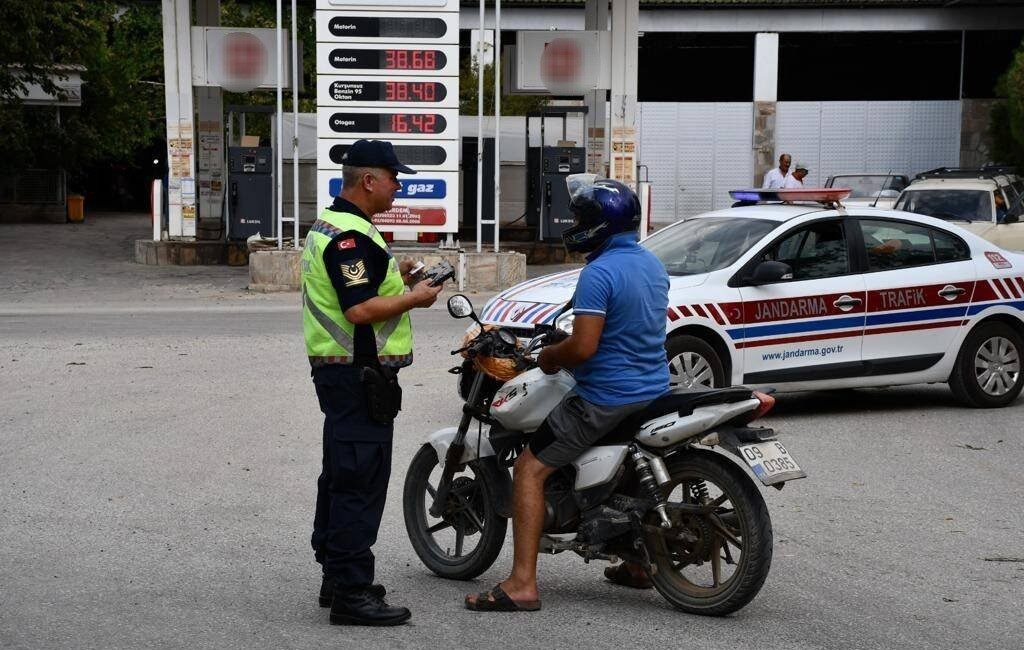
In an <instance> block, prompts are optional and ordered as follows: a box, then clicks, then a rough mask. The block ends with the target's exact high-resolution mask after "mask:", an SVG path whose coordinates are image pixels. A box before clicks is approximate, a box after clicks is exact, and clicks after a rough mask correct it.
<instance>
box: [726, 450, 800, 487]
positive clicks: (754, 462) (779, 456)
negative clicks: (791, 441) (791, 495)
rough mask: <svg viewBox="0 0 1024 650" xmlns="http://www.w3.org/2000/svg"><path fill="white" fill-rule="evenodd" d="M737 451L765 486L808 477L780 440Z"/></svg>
mask: <svg viewBox="0 0 1024 650" xmlns="http://www.w3.org/2000/svg"><path fill="white" fill-rule="evenodd" d="M737 451H739V452H740V455H741V456H742V457H743V460H745V461H747V465H750V469H752V470H753V471H754V475H755V476H757V478H759V479H761V482H762V483H764V484H765V485H774V484H775V483H781V482H782V481H790V480H793V479H797V478H803V477H805V476H807V474H806V473H804V471H803V470H802V469H800V466H799V465H797V464H796V461H795V460H793V457H792V456H790V455H789V452H788V451H786V448H785V447H783V446H782V443H781V442H779V441H778V440H770V441H768V442H759V443H757V444H753V445H743V446H741V447H738V448H737Z"/></svg>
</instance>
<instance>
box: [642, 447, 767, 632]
mask: <svg viewBox="0 0 1024 650" xmlns="http://www.w3.org/2000/svg"><path fill="white" fill-rule="evenodd" d="M667 465H668V471H669V474H670V476H671V477H672V481H671V482H670V483H669V484H668V485H667V486H665V492H664V493H665V494H666V495H667V497H668V503H669V504H670V506H671V504H672V503H688V504H695V503H698V502H700V503H704V504H707V503H712V502H717V507H716V508H715V510H714V511H713V514H711V515H689V516H688V515H682V514H681V513H679V511H672V510H671V507H670V517H671V519H672V523H673V527H672V528H670V529H669V530H668V531H667V533H666V535H660V534H658V533H650V532H649V533H647V535H646V540H645V541H646V544H647V549H648V553H649V555H650V557H651V562H652V564H654V565H655V566H656V572H655V574H654V575H653V576H652V581H653V582H654V587H655V588H656V589H657V590H658V592H659V593H660V594H661V595H662V596H663V597H664V598H665V600H667V601H668V602H670V603H672V605H673V606H675V607H676V608H678V609H681V610H682V611H684V612H688V613H690V614H700V615H702V616H725V615H726V614H731V613H732V612H735V611H736V610H738V609H740V608H742V607H743V606H745V605H746V604H747V603H749V602H750V601H751V600H752V599H753V598H754V596H756V595H757V592H758V591H760V590H761V586H762V585H763V584H764V581H765V579H766V578H767V577H768V571H769V569H770V568H771V562H772V522H771V519H770V517H769V515H768V507H767V506H766V505H765V503H764V498H762V496H761V493H760V491H758V489H757V486H756V485H754V483H753V481H752V480H751V479H750V478H749V477H748V476H747V475H746V474H745V473H744V472H743V470H741V469H739V468H738V467H736V466H735V465H733V464H732V463H730V462H729V461H728V460H725V459H722V458H719V457H717V456H716V455H712V454H706V453H705V454H691V455H688V456H682V457H677V458H675V459H672V460H669V461H668V463H667ZM702 486H703V487H702ZM673 536H674V537H675V539H670V538H671V537H673ZM723 560H724V564H723ZM728 569H731V573H730V574H729V575H728V576H725V575H724V571H725V570H728Z"/></svg>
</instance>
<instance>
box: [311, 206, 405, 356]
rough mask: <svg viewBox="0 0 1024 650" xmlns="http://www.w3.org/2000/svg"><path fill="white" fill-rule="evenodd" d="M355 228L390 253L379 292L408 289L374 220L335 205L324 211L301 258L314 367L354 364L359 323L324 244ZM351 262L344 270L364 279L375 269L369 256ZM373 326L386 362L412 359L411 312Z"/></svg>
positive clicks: (387, 293) (388, 293)
mask: <svg viewBox="0 0 1024 650" xmlns="http://www.w3.org/2000/svg"><path fill="white" fill-rule="evenodd" d="M350 230H354V231H356V232H358V233H362V234H363V235H366V236H367V237H369V238H370V239H372V240H373V243H375V244H376V245H378V246H380V247H381V248H383V249H384V251H385V252H386V253H387V254H388V257H389V261H388V272H387V275H386V276H385V277H384V281H383V282H381V284H380V288H379V289H378V290H377V295H379V296H400V295H402V293H404V292H405V283H404V282H403V281H402V274H401V273H400V272H399V270H398V263H397V262H395V258H394V257H393V256H391V251H390V250H389V249H388V245H387V243H386V242H385V241H384V238H383V237H381V236H380V233H379V232H377V229H376V228H374V227H373V224H372V223H370V222H369V221H367V220H366V219H363V218H362V217H360V216H358V215H355V214H352V213H349V212H335V211H333V210H330V209H326V210H324V211H323V212H321V213H320V218H318V219H317V220H316V221H315V222H314V223H313V227H312V228H310V230H309V234H308V235H306V246H305V250H303V251H302V262H301V266H302V331H303V334H304V335H305V338H306V354H307V355H308V356H309V362H310V364H311V365H312V366H313V367H318V366H322V365H326V364H332V363H337V364H351V363H352V361H353V357H354V355H355V330H356V326H355V324H353V323H350V322H349V321H348V320H346V318H345V314H344V312H343V311H342V309H341V305H340V304H339V302H338V294H337V291H336V290H335V289H334V285H333V284H331V278H330V276H328V275H327V269H326V268H325V266H324V250H325V249H326V248H327V246H328V245H329V244H330V243H331V240H332V239H334V238H335V237H337V236H338V235H340V234H341V233H343V232H347V231H350ZM346 266H347V268H343V269H342V274H343V275H345V276H347V277H351V278H355V279H358V278H359V276H361V275H366V274H367V273H368V272H369V270H368V269H367V268H366V261H365V260H360V261H358V262H356V263H355V264H352V265H350V266H349V265H346ZM372 327H373V335H374V337H375V339H376V341H377V358H378V359H379V360H380V363H381V365H386V366H391V367H393V368H396V367H401V366H407V365H409V364H410V363H412V323H411V322H410V320H409V314H408V312H405V313H402V314H399V315H398V316H395V317H393V318H391V319H390V320H387V321H384V322H382V323H373V324H372ZM364 354H365V352H364Z"/></svg>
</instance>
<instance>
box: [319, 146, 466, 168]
mask: <svg viewBox="0 0 1024 650" xmlns="http://www.w3.org/2000/svg"><path fill="white" fill-rule="evenodd" d="M350 146H352V145H348V144H336V145H333V146H332V147H331V149H330V153H329V154H328V156H329V157H330V159H331V162H333V163H335V164H337V165H344V164H345V161H344V160H342V156H344V155H345V152H346V151H348V148H349V147H350ZM395 155H396V156H398V159H399V160H401V161H402V164H403V165H408V166H409V167H412V168H413V169H416V168H417V167H423V166H432V167H440V166H441V165H443V164H444V163H445V162H446V161H447V160H448V153H447V152H446V151H445V149H444V147H440V146H436V145H412V144H396V145H395Z"/></svg>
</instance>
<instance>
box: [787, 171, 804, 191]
mask: <svg viewBox="0 0 1024 650" xmlns="http://www.w3.org/2000/svg"><path fill="white" fill-rule="evenodd" d="M803 186H804V182H803V181H800V180H797V178H796V176H794V175H793V174H790V175H789V176H787V177H786V178H785V179H784V180H783V182H782V188H783V189H787V190H792V189H800V188H803Z"/></svg>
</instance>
